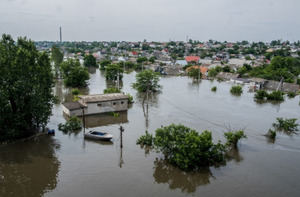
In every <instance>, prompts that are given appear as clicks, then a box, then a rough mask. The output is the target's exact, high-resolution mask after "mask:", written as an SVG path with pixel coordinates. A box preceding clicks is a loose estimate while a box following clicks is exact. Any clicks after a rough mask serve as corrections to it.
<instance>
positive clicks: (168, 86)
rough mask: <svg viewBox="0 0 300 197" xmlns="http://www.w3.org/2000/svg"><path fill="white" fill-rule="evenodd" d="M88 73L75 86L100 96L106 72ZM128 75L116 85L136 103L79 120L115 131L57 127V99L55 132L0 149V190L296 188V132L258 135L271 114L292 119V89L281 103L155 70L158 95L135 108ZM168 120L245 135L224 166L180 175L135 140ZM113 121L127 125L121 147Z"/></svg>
mask: <svg viewBox="0 0 300 197" xmlns="http://www.w3.org/2000/svg"><path fill="white" fill-rule="evenodd" d="M90 73H91V74H90V77H91V79H90V80H89V86H88V88H86V89H84V90H81V93H82V94H99V93H103V90H104V89H105V88H106V87H107V86H109V84H107V83H106V81H105V77H104V76H103V74H102V73H101V72H100V71H99V70H98V69H97V70H91V71H90ZM133 82H135V72H133V73H130V74H125V75H124V77H123V88H122V91H123V92H125V93H130V94H131V95H133V96H134V101H135V103H134V104H133V105H132V107H131V108H129V110H128V112H122V113H120V116H119V117H114V116H110V115H99V116H91V117H87V127H88V129H87V130H89V129H91V128H93V129H97V130H101V131H107V132H109V133H111V134H113V136H114V139H113V142H112V143H108V142H97V141H90V140H85V139H84V138H83V131H79V132H76V133H62V132H61V131H58V130H57V125H58V124H59V123H64V122H65V118H64V116H63V113H62V107H61V105H60V104H56V105H54V106H53V115H52V117H51V118H50V122H49V124H48V126H49V128H53V129H55V130H56V135H55V136H54V137H49V136H43V137H40V138H38V139H36V140H32V141H28V142H21V143H16V144H10V145H6V146H1V147H0V196H1V197H2V196H3V197H6V196H16V197H17V196H18V197H22V196H26V197H28V196H30V197H31V196H32V197H34V196H49V197H50V196H59V197H64V196H76V197H77V196H78V197H80V196H85V197H92V196H112V197H114V196H170V197H171V196H172V197H175V196H223V197H227V196H228V197H232V196H244V197H248V196H249V197H250V196H251V197H252V196H274V197H276V196H278V197H279V196H289V197H293V196H294V197H296V196H297V197H298V196H299V195H300V182H299V176H300V167H299V165H300V136H297V135H294V136H287V135H285V134H279V135H278V137H277V139H276V141H275V143H272V142H269V141H268V140H267V138H266V137H265V136H263V135H264V134H266V133H267V131H268V129H269V128H271V126H272V123H273V122H275V120H276V118H277V117H284V118H298V119H300V106H299V96H297V97H295V98H293V99H288V98H286V99H285V101H284V102H283V103H280V104H272V103H263V104H258V103H256V102H255V101H254V100H253V97H254V93H249V92H248V87H244V93H243V94H242V95H241V96H233V95H231V94H230V92H229V90H230V87H231V86H232V84H230V83H227V82H217V81H206V80H203V81H201V82H200V83H193V82H192V79H190V78H187V77H163V78H161V80H160V84H161V85H162V87H163V88H162V92H161V93H160V94H158V95H152V96H150V98H149V106H148V108H146V107H144V108H143V105H142V96H141V95H138V94H137V92H136V91H135V90H134V89H132V88H131V84H132V83H133ZM213 86H217V88H218V89H217V91H216V92H212V91H211V87H213ZM54 92H55V94H56V95H57V96H58V97H59V98H60V100H61V101H65V100H71V99H72V96H71V95H70V94H71V90H70V89H66V88H64V87H63V85H62V82H58V83H57V84H56V87H55V88H54ZM147 112H148V113H147ZM171 123H175V124H179V123H180V124H184V125H186V126H188V127H191V128H194V129H196V130H198V131H203V130H210V131H212V135H213V138H214V140H215V141H218V140H221V141H223V142H224V138H223V133H224V132H226V131H228V130H229V129H244V130H245V133H246V135H247V137H248V138H247V139H245V140H242V141H241V143H240V145H239V149H238V151H234V152H231V155H230V157H229V158H228V160H227V163H226V165H223V166H219V167H210V168H207V169H202V170H201V171H200V172H197V173H195V172H190V173H185V172H183V171H181V170H179V169H177V168H175V167H173V166H170V165H168V164H167V163H166V162H165V161H164V160H163V159H162V155H161V154H159V153H156V152H155V151H151V150H145V149H142V148H141V147H140V146H139V145H136V140H137V138H138V137H140V136H141V135H143V134H144V133H145V131H146V130H148V131H149V132H150V133H154V131H155V129H157V128H158V127H161V126H162V125H163V126H167V125H169V124H171ZM120 125H122V126H123V127H124V129H125V131H124V133H123V149H121V148H120V130H119V127H120Z"/></svg>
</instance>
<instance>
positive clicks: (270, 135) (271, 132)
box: [266, 129, 276, 140]
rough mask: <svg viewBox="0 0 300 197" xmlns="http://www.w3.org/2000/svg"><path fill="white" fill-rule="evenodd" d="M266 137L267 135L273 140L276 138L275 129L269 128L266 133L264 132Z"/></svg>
mask: <svg viewBox="0 0 300 197" xmlns="http://www.w3.org/2000/svg"><path fill="white" fill-rule="evenodd" d="M266 136H267V137H269V138H270V139H272V140H275V138H276V131H275V130H272V129H269V131H268V133H267V134H266Z"/></svg>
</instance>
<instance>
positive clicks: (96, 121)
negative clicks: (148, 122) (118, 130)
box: [85, 111, 128, 128]
mask: <svg viewBox="0 0 300 197" xmlns="http://www.w3.org/2000/svg"><path fill="white" fill-rule="evenodd" d="M127 122H128V117H127V111H122V112H118V115H117V116H114V115H113V114H110V113H105V114H97V115H88V116H85V126H86V128H94V127H101V126H108V125H112V124H121V123H127Z"/></svg>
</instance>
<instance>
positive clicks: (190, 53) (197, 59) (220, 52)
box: [36, 40, 300, 86]
mask: <svg viewBox="0 0 300 197" xmlns="http://www.w3.org/2000/svg"><path fill="white" fill-rule="evenodd" d="M36 44H37V47H38V49H40V50H49V49H51V46H52V45H53V44H55V43H51V42H37V43H36ZM51 44H52V45H51ZM60 46H61V48H62V49H63V50H64V58H65V59H68V58H77V59H79V61H80V62H81V63H83V58H84V56H85V55H86V54H92V55H93V56H94V57H95V58H96V60H97V61H98V62H101V61H102V60H107V59H108V60H111V61H112V62H114V63H118V62H125V61H130V62H133V63H136V62H137V60H138V58H140V57H146V58H147V59H150V58H153V59H155V61H154V62H153V61H152V62H149V61H148V62H146V63H144V66H145V67H148V68H150V69H152V70H155V71H158V72H160V73H161V74H165V75H182V74H185V73H186V70H185V69H184V68H186V66H187V65H193V67H191V68H198V69H200V71H201V73H202V76H203V77H207V75H208V71H209V70H210V69H212V68H215V67H217V66H221V67H223V66H228V67H229V68H230V69H231V70H233V71H237V70H238V69H239V68H240V67H242V66H243V65H245V64H248V65H250V66H252V67H256V66H261V65H263V64H268V63H269V60H268V59H267V58H266V56H265V53H274V52H276V51H280V50H285V51H286V52H288V53H289V55H290V56H292V57H299V55H300V43H299V42H297V43H289V42H281V41H275V42H273V41H272V42H271V43H261V42H260V43H249V42H247V41H243V42H240V43H232V42H217V41H211V40H210V41H207V42H192V41H189V42H173V41H171V42H146V41H144V42H124V41H123V42H64V43H60ZM74 48H76V50H77V52H74V50H70V49H74ZM187 71H188V70H187ZM217 77H218V78H220V79H224V80H232V81H236V79H238V78H239V77H238V75H237V74H232V73H219V75H218V76H217ZM238 82H239V83H245V82H247V80H245V79H239V80H238ZM255 83H258V84H260V85H259V86H261V85H262V84H261V83H262V82H255ZM264 84H266V83H264Z"/></svg>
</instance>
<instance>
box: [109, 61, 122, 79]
mask: <svg viewBox="0 0 300 197" xmlns="http://www.w3.org/2000/svg"><path fill="white" fill-rule="evenodd" d="M105 71H106V72H105V78H106V80H113V81H116V80H118V76H119V80H122V78H123V72H124V70H123V69H122V68H121V67H120V65H117V64H109V65H108V66H106V68H105Z"/></svg>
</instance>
